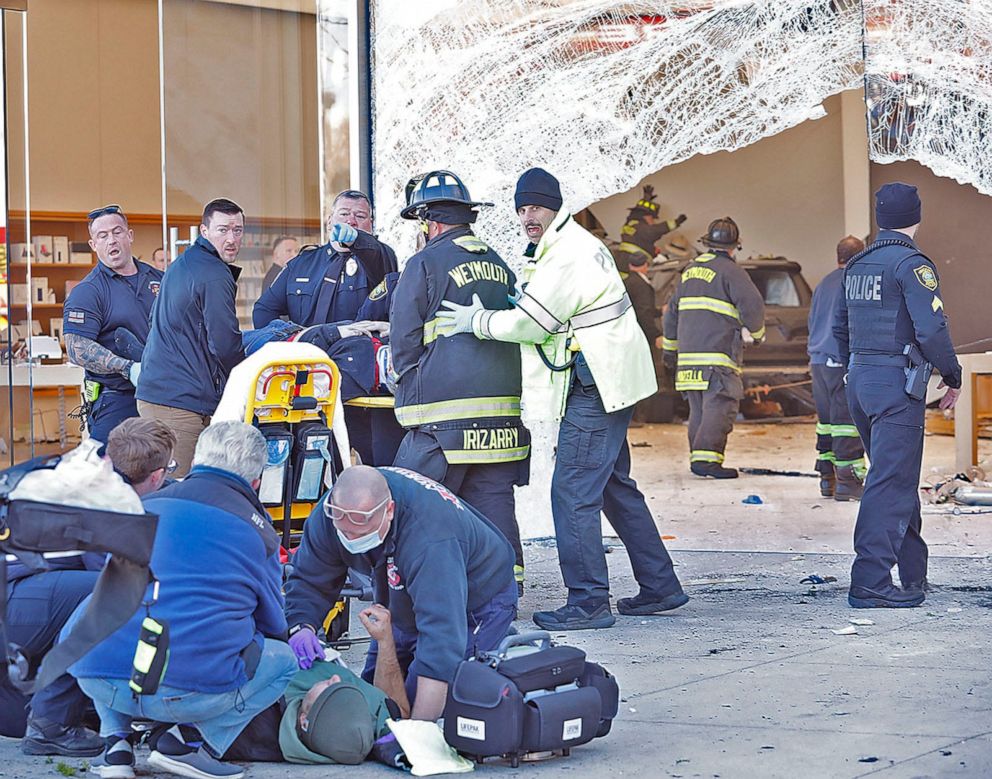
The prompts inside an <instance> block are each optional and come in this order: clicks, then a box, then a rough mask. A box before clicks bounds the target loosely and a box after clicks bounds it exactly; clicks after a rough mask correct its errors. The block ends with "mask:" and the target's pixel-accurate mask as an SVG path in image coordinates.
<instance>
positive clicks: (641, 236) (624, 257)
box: [614, 185, 686, 273]
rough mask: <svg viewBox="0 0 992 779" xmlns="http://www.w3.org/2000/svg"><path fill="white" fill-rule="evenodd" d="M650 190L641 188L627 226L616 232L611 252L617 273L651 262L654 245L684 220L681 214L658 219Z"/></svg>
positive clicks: (648, 187)
mask: <svg viewBox="0 0 992 779" xmlns="http://www.w3.org/2000/svg"><path fill="white" fill-rule="evenodd" d="M658 209H659V206H658V202H657V201H656V200H655V195H654V187H652V186H650V185H648V186H646V187H644V190H643V192H642V195H641V199H640V200H638V201H637V204H636V205H635V206H634V207H633V208H632V209H630V212H629V213H628V214H627V222H626V224H624V226H623V227H622V228H620V246H619V247H617V249H616V250H615V251H614V256H615V259H616V262H617V269H618V270H619V271H620V273H627V272H628V271H629V270H630V266H631V265H635V266H637V265H645V264H647V263H650V262H651V260H653V259H654V256H655V254H656V253H657V252H656V251H655V248H654V245H655V244H656V243H657V242H658V241H659V240H661V237H662V236H664V235H667V234H668V233H670V232H672V230H674V229H675V228H677V227H679V226H680V225H681V224H682V223H683V222H684V221H685V220H686V216H685V214H679V215H678V216H677V217H675V218H674V219H664V220H662V219H660V218H659V216H658Z"/></svg>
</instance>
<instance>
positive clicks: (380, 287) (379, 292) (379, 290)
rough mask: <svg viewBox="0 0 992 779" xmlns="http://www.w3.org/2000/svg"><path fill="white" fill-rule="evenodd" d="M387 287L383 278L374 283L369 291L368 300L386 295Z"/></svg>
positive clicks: (378, 298) (379, 298)
mask: <svg viewBox="0 0 992 779" xmlns="http://www.w3.org/2000/svg"><path fill="white" fill-rule="evenodd" d="M388 291H389V289H388V288H387V287H386V280H385V279H383V280H382V281H380V282H379V283H378V284H376V286H375V289H374V290H372V291H371V292H370V293H369V300H381V299H382V298H384V297H386V293H387V292H388Z"/></svg>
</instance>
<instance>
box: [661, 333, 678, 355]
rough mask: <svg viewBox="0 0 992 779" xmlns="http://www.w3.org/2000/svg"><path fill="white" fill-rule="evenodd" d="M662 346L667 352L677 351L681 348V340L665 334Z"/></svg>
mask: <svg viewBox="0 0 992 779" xmlns="http://www.w3.org/2000/svg"><path fill="white" fill-rule="evenodd" d="M661 348H662V349H664V350H665V351H666V352H677V351H678V349H679V341H678V339H677V338H665V336H662V337H661Z"/></svg>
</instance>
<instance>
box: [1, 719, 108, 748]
mask: <svg viewBox="0 0 992 779" xmlns="http://www.w3.org/2000/svg"><path fill="white" fill-rule="evenodd" d="M21 751H22V752H23V753H24V754H25V755H63V756H65V757H96V756H97V755H99V754H100V753H101V752H103V739H102V738H100V736H99V735H97V734H96V733H94V732H93V731H92V730H89V729H88V728H84V727H79V726H71V727H70V726H68V725H61V724H59V723H58V722H50V721H49V720H46V719H43V718H41V717H31V718H30V719H29V720H28V727H27V732H26V733H25V734H24V738H23V739H21Z"/></svg>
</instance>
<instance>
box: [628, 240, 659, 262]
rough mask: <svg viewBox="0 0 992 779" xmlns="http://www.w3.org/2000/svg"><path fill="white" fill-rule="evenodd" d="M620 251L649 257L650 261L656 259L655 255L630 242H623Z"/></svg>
mask: <svg viewBox="0 0 992 779" xmlns="http://www.w3.org/2000/svg"><path fill="white" fill-rule="evenodd" d="M620 251H622V252H627V253H628V254H640V255H643V256H644V257H647V258H648V259H649V260H653V259H654V255H653V254H651V252H649V251H647V250H646V249H642V248H641V247H640V246H638V245H637V244H636V243H630V242H629V241H622V242H621V243H620Z"/></svg>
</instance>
